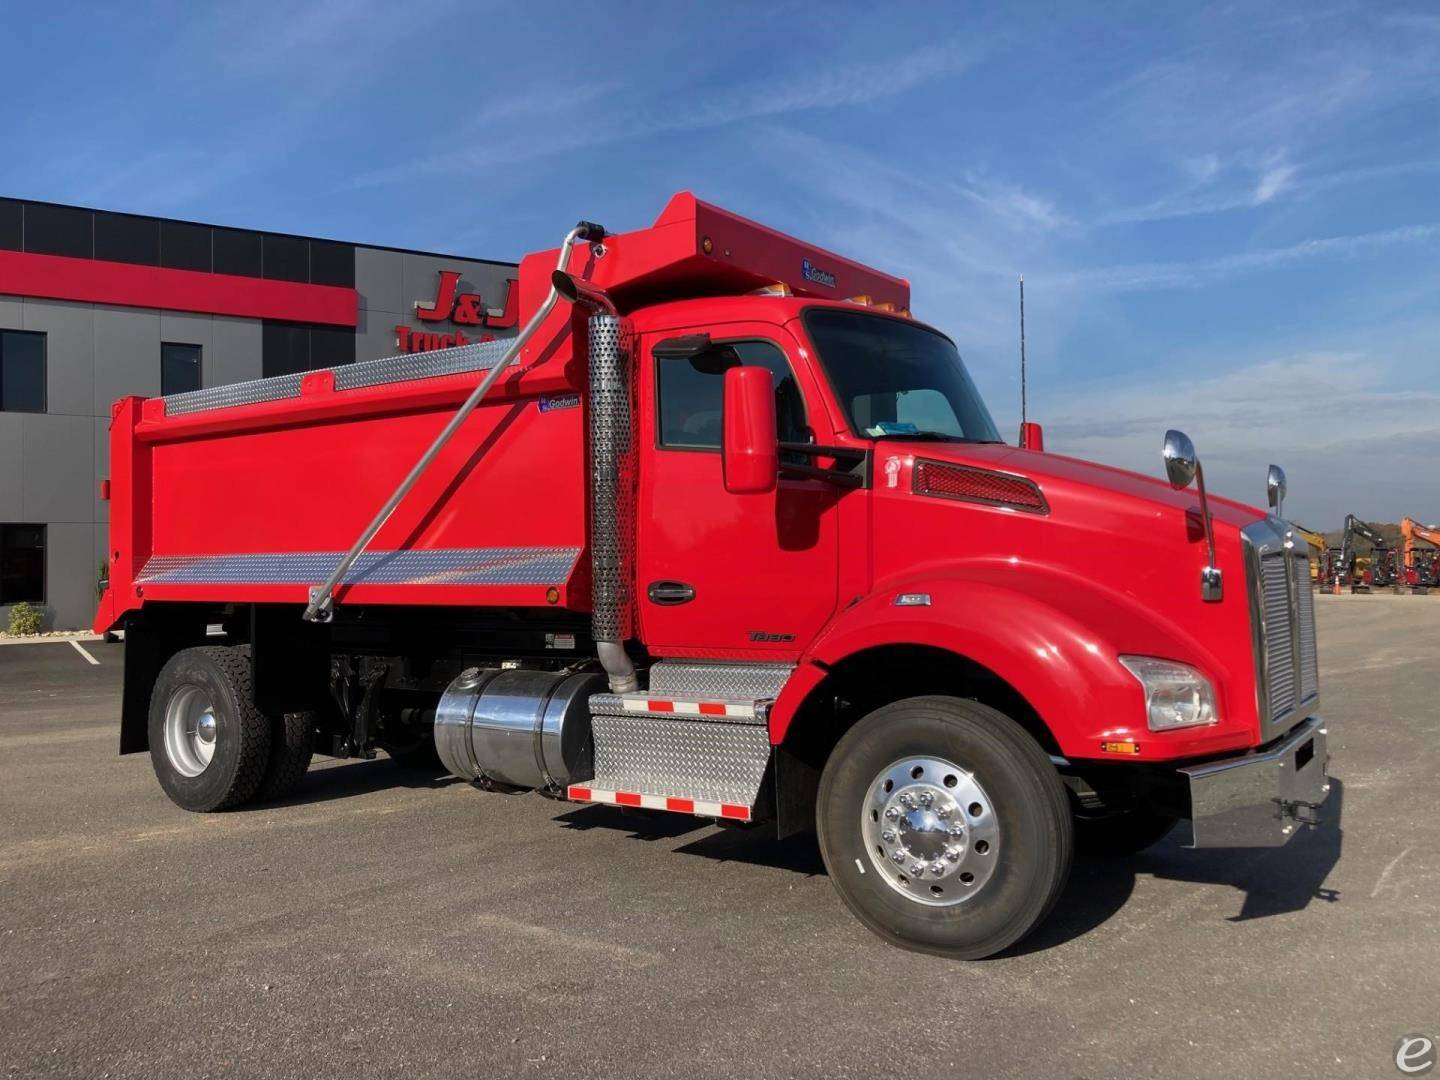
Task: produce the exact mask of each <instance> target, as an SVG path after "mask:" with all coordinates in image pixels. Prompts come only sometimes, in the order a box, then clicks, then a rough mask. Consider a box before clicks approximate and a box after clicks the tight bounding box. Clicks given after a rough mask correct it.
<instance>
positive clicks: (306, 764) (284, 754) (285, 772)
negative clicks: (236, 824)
mask: <svg viewBox="0 0 1440 1080" xmlns="http://www.w3.org/2000/svg"><path fill="white" fill-rule="evenodd" d="M314 755H315V714H314V713H308V712H303V713H284V714H282V715H281V716H278V717H275V718H274V720H272V721H271V724H270V756H269V758H268V759H267V760H266V762H265V775H264V776H263V777H262V778H261V780H260V786H259V787H257V788H256V789H255V796H254V797H255V799H256V800H258V801H260V802H268V801H269V800H271V799H283V798H284V797H285V796H286V795H289V794H290V793H291V792H293V791H294V790H295V789H296V788H297V787H299V786H300V781H301V780H303V779H305V772H306V770H308V769H309V768H310V759H311V758H312V757H314Z"/></svg>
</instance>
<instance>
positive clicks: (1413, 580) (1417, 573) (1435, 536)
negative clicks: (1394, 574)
mask: <svg viewBox="0 0 1440 1080" xmlns="http://www.w3.org/2000/svg"><path fill="white" fill-rule="evenodd" d="M1417 540H1423V541H1425V543H1427V544H1430V545H1432V546H1433V547H1434V548H1436V549H1437V550H1435V551H1417V550H1416V549H1415V541H1417ZM1400 550H1401V552H1402V555H1403V561H1404V566H1403V569H1402V571H1401V573H1402V575H1403V577H1404V579H1405V584H1407V585H1409V586H1410V587H1411V588H1412V589H1414V590H1415V591H1417V592H1424V591H1428V589H1429V588H1430V586H1432V585H1440V528H1435V527H1432V526H1429V525H1421V524H1420V523H1419V522H1418V521H1416V520H1415V519H1414V518H1410V517H1407V518H1404V519H1402V520H1401V522H1400Z"/></svg>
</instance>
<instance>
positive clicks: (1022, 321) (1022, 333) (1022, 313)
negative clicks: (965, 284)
mask: <svg viewBox="0 0 1440 1080" xmlns="http://www.w3.org/2000/svg"><path fill="white" fill-rule="evenodd" d="M1025 419H1026V414H1025V275H1024V274H1021V275H1020V423H1022V424H1023V423H1025Z"/></svg>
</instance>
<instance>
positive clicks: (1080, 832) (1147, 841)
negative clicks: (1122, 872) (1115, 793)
mask: <svg viewBox="0 0 1440 1080" xmlns="http://www.w3.org/2000/svg"><path fill="white" fill-rule="evenodd" d="M1179 820H1180V819H1179V818H1178V817H1176V816H1175V815H1174V814H1166V813H1163V812H1161V811H1159V810H1152V809H1151V808H1150V807H1148V806H1136V807H1132V808H1130V809H1128V810H1119V811H1116V812H1115V813H1112V814H1097V815H1094V816H1086V815H1084V814H1077V815H1075V850H1076V851H1077V852H1079V853H1080V854H1081V855H1093V856H1096V857H1099V858H1109V859H1116V858H1124V857H1126V856H1128V855H1138V854H1140V852H1142V851H1144V850H1145V849H1146V848H1148V847H1153V846H1154V845H1155V844H1158V843H1159V842H1160V841H1161V840H1163V839H1165V837H1166V836H1168V835H1169V834H1170V830H1171V829H1173V828H1174V827H1175V823H1176V822H1177V821H1179Z"/></svg>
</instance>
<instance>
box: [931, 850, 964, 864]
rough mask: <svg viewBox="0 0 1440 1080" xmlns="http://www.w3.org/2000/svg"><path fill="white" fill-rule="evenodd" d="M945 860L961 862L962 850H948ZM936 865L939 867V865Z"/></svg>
mask: <svg viewBox="0 0 1440 1080" xmlns="http://www.w3.org/2000/svg"><path fill="white" fill-rule="evenodd" d="M945 858H947V859H949V860H950V861H951V862H959V861H960V849H959V848H958V847H952V848H946V849H945ZM936 865H937V866H938V865H939V864H938V863H937V864H936Z"/></svg>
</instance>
